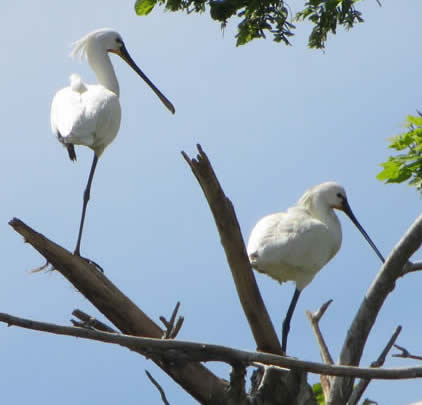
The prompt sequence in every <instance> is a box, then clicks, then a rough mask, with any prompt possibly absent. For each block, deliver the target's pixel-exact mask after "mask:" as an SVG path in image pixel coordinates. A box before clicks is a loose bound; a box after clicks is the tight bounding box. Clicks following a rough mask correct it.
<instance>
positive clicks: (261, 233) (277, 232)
mask: <svg viewBox="0 0 422 405" xmlns="http://www.w3.org/2000/svg"><path fill="white" fill-rule="evenodd" d="M334 209H338V210H341V211H343V212H344V213H345V214H346V215H347V216H348V217H349V218H350V219H351V221H352V222H353V223H354V224H355V225H356V227H357V228H358V229H359V231H360V232H361V233H362V235H363V236H364V238H365V239H366V240H367V241H368V243H369V244H370V245H371V247H372V248H373V249H374V251H375V253H376V254H377V255H378V257H379V258H380V259H381V261H382V262H384V258H383V256H382V255H381V253H380V252H379V250H378V249H377V247H376V246H375V244H374V243H373V242H372V240H371V238H370V237H369V236H368V234H367V233H366V232H365V230H364V229H363V228H362V226H361V225H360V224H359V222H358V220H357V219H356V217H355V216H354V214H353V212H352V210H351V208H350V205H349V203H348V201H347V197H346V192H345V190H344V188H343V187H342V186H340V185H339V184H337V183H334V182H327V183H322V184H319V185H318V186H315V187H313V188H311V189H310V190H308V191H306V192H305V194H303V196H302V197H301V198H300V199H299V201H298V202H297V203H296V205H294V206H293V207H290V208H289V209H288V210H287V212H280V213H276V214H271V215H268V216H266V217H264V218H262V219H261V220H260V221H258V223H257V224H256V225H255V227H254V228H253V229H252V232H251V235H250V237H249V242H248V249H247V251H248V255H249V260H250V262H251V265H252V267H253V268H254V269H255V270H257V271H259V272H261V273H265V274H267V275H269V276H270V277H272V278H273V279H275V280H277V281H279V282H280V283H282V282H284V281H289V280H291V281H295V282H296V289H295V292H294V295H293V298H292V301H291V302H290V305H289V309H288V311H287V314H286V317H285V319H284V321H283V330H282V341H281V348H282V351H283V353H284V354H285V353H286V347H287V335H288V334H289V330H290V320H291V318H292V315H293V311H294V309H295V307H296V303H297V300H298V298H299V295H300V293H301V291H302V290H303V289H304V288H305V287H306V286H307V285H308V284H309V283H310V282H311V281H312V280H313V278H314V277H315V275H316V274H317V273H318V272H319V271H320V270H321V269H322V268H323V267H324V266H325V265H326V264H327V263H328V262H329V261H330V260H331V259H332V258H333V257H334V256H335V254H336V253H337V252H338V250H339V249H340V246H341V225H340V222H339V220H338V218H337V215H336V214H335V212H334Z"/></svg>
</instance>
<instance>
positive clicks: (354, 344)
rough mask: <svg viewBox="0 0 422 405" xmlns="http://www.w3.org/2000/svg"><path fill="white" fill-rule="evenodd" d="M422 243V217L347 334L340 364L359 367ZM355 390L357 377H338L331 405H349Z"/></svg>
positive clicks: (392, 257) (393, 255) (381, 273)
mask: <svg viewBox="0 0 422 405" xmlns="http://www.w3.org/2000/svg"><path fill="white" fill-rule="evenodd" d="M421 243H422V215H420V216H419V217H418V218H417V219H416V221H415V222H414V223H413V224H412V226H411V227H410V228H409V230H408V231H407V232H406V234H405V235H404V236H403V237H402V238H401V240H400V241H399V242H398V244H397V245H396V246H395V247H394V249H393V251H392V252H391V254H390V256H389V257H388V258H387V260H386V261H385V263H384V265H383V266H382V267H381V269H380V271H379V272H378V274H377V275H376V277H375V280H374V281H373V283H372V285H371V286H370V287H369V290H368V291H367V293H366V294H365V297H364V299H363V301H362V303H361V305H360V307H359V310H358V312H357V314H356V315H355V318H354V320H353V322H352V324H351V326H350V328H349V330H348V332H347V336H346V339H345V342H344V345H343V348H342V351H341V354H340V361H339V362H340V364H342V365H354V366H356V365H358V364H359V362H360V359H361V356H362V352H363V348H364V347H365V344H366V339H367V338H368V335H369V333H370V331H371V329H372V326H373V325H374V323H375V320H376V318H377V315H378V313H379V311H380V309H381V307H382V305H383V303H384V301H385V299H386V298H387V296H388V294H390V293H391V292H392V291H393V289H394V287H395V283H396V280H397V279H398V278H399V277H400V276H402V275H403V268H404V266H406V265H407V263H408V261H409V259H410V258H411V257H412V255H413V254H414V253H415V252H416V251H417V250H418V249H419V247H420V246H421ZM352 389H353V378H334V380H333V384H332V387H331V391H330V395H329V398H328V399H327V405H336V404H339V403H346V402H347V401H348V399H349V398H350V395H351V392H352Z"/></svg>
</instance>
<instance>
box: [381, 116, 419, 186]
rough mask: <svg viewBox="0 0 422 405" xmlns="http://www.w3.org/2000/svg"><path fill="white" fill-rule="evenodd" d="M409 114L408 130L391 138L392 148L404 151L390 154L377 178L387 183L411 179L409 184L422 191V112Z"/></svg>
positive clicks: (382, 164)
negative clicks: (414, 114) (393, 154)
mask: <svg viewBox="0 0 422 405" xmlns="http://www.w3.org/2000/svg"><path fill="white" fill-rule="evenodd" d="M418 114H419V115H418V116H413V115H409V116H408V117H407V120H406V124H405V125H406V128H407V131H406V132H405V133H403V134H400V135H397V136H394V137H393V138H390V141H391V143H390V145H389V147H390V148H391V149H395V150H397V151H402V153H400V154H398V155H396V156H390V157H389V158H388V160H387V161H386V162H384V163H381V166H382V167H383V168H384V169H383V170H382V171H381V172H380V173H379V174H378V175H377V179H378V180H381V181H385V182H386V183H402V182H404V181H407V180H409V185H410V186H414V187H416V189H417V190H419V191H420V192H422V114H421V113H418Z"/></svg>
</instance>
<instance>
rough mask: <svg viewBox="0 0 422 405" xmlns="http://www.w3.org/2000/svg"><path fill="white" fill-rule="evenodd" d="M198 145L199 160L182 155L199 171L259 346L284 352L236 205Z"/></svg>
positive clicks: (194, 171) (263, 348)
mask: <svg viewBox="0 0 422 405" xmlns="http://www.w3.org/2000/svg"><path fill="white" fill-rule="evenodd" d="M197 147H198V151H199V154H198V155H197V157H196V159H190V158H189V157H188V156H187V155H186V153H185V152H182V155H183V157H184V158H185V160H186V162H187V163H188V164H189V166H190V168H191V169H192V172H193V173H194V174H195V176H196V178H197V180H198V182H199V184H200V185H201V187H202V190H203V192H204V194H205V197H206V199H207V201H208V204H209V206H210V208H211V211H212V214H213V216H214V220H215V223H216V225H217V229H218V232H219V234H220V239H221V243H222V245H223V248H224V251H225V253H226V257H227V261H228V263H229V266H230V270H231V272H232V276H233V279H234V282H235V284H236V289H237V293H238V295H239V299H240V302H241V304H242V307H243V311H244V312H245V315H246V318H247V319H248V322H249V325H250V327H251V330H252V334H253V336H254V339H255V342H256V344H257V349H258V350H259V351H263V352H267V353H281V346H280V342H279V340H278V338H277V335H276V333H275V330H274V327H273V324H272V322H271V319H270V316H269V315H268V312H267V309H266V308H265V305H264V302H263V300H262V297H261V294H260V292H259V290H258V286H257V285H256V281H255V276H254V274H253V272H252V269H251V266H250V263H249V259H248V255H247V253H246V248H245V244H244V241H243V237H242V233H241V231H240V227H239V223H238V221H237V218H236V214H235V212H234V208H233V205H232V203H231V201H230V200H229V199H228V198H227V197H226V195H225V194H224V191H223V189H222V188H221V186H220V183H219V182H218V180H217V177H216V175H215V173H214V170H213V168H212V166H211V163H210V161H209V160H208V157H207V155H206V154H205V153H204V151H203V150H202V148H201V146H200V145H197Z"/></svg>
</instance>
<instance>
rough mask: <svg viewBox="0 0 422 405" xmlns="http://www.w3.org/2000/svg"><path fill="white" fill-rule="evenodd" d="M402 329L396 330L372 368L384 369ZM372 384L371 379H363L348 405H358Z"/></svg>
mask: <svg viewBox="0 0 422 405" xmlns="http://www.w3.org/2000/svg"><path fill="white" fill-rule="evenodd" d="M401 329H402V328H401V326H397V328H396V330H395V331H394V333H393V335H392V336H391V338H390V340H389V341H388V343H387V344H386V346H385V347H384V350H383V351H382V352H381V354H380V355H379V357H378V359H377V360H376V361H374V362H372V363H371V367H382V365H383V364H384V362H385V359H386V358H387V355H388V352H389V351H390V350H391V348H392V347H393V345H394V343H395V341H396V340H397V338H398V336H399V335H400V332H401ZM370 382H371V380H369V379H361V380H360V381H359V383H358V384H357V385H356V386H355V387H354V388H353V392H352V395H351V397H350V399H349V402H347V405H357V403H358V402H359V400H360V398H361V397H362V395H363V393H364V392H365V390H366V388H368V385H369V383H370Z"/></svg>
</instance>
